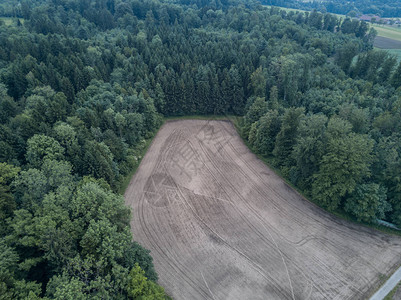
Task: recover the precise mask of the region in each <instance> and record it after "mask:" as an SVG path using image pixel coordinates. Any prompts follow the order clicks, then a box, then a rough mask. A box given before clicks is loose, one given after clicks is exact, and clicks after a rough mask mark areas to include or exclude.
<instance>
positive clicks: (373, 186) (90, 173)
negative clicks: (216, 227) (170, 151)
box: [0, 0, 401, 299]
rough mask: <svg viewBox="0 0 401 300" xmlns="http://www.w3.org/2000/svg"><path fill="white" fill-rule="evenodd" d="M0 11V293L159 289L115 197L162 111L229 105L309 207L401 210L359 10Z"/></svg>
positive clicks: (23, 7)
mask: <svg viewBox="0 0 401 300" xmlns="http://www.w3.org/2000/svg"><path fill="white" fill-rule="evenodd" d="M11 3H12V1H4V2H2V4H1V5H0V14H2V15H3V16H10V14H9V11H10V9H11V7H12V6H10V5H11ZM13 9H14V11H13V15H12V16H13V17H18V18H22V19H15V20H14V22H13V24H11V25H8V24H5V23H4V22H3V24H1V25H0V82H1V83H0V195H1V196H0V214H1V218H0V233H1V242H0V249H1V251H0V257H1V258H0V295H5V296H4V297H5V298H27V297H30V298H35V297H36V298H39V297H42V298H43V297H47V298H66V299H70V298H78V299H88V298H113V299H114V298H118V299H127V298H130V299H131V298H134V299H136V298H141V297H142V298H143V299H165V298H168V296H167V295H166V294H165V292H164V291H163V289H162V288H161V287H159V286H158V285H157V284H156V281H157V274H156V272H155V270H154V267H153V264H152V259H151V256H150V255H149V251H148V250H146V249H144V248H142V247H141V246H140V245H139V244H137V243H136V242H134V241H133V240H132V237H131V234H130V231H129V220H130V212H129V210H128V209H127V208H126V207H125V206H124V201H123V198H122V196H120V195H118V194H117V192H118V190H119V189H120V187H121V182H122V181H123V179H124V178H125V177H126V176H127V175H129V174H130V172H131V170H132V169H134V168H135V167H136V166H137V164H138V162H139V160H140V155H141V152H142V150H143V148H144V146H145V143H146V142H145V141H146V140H147V139H148V138H151V137H152V136H153V135H154V133H155V131H156V130H157V129H158V128H159V126H160V125H161V123H162V118H163V116H177V115H191V114H216V115H223V114H235V115H239V116H244V118H243V124H242V130H243V134H244V136H245V137H246V139H248V141H249V143H250V144H251V145H252V147H253V148H254V149H255V151H258V152H259V153H261V154H262V155H266V156H269V157H271V158H272V159H273V160H274V164H275V165H276V166H277V167H278V168H280V169H281V170H282V172H283V174H284V175H285V176H287V177H288V178H289V179H290V180H291V181H292V182H293V183H294V184H296V185H297V186H298V187H300V188H301V189H302V190H304V191H306V193H309V194H310V195H311V197H312V198H313V199H315V201H316V202H318V203H320V204H321V205H323V206H325V207H327V208H328V209H339V208H340V209H344V210H346V211H347V212H349V213H350V214H353V215H355V216H356V217H357V218H358V219H360V220H363V221H371V222H374V221H375V220H376V218H383V219H386V220H390V221H394V222H396V223H397V224H400V223H401V217H400V216H401V205H400V203H401V202H400V200H401V199H400V186H399V180H398V179H399V174H398V173H399V172H398V170H399V167H400V154H401V143H400V138H399V134H398V133H397V132H399V129H400V121H399V115H400V100H399V99H400V89H399V87H400V85H401V67H400V65H399V64H398V63H397V61H396V60H395V59H394V57H392V56H390V55H388V54H387V53H385V52H380V51H375V50H372V41H373V39H374V37H375V32H374V31H372V30H369V29H368V28H367V27H366V24H365V23H361V22H358V21H355V20H350V19H346V20H343V21H341V20H338V19H337V18H336V17H335V16H332V15H330V14H327V13H325V14H323V13H319V12H316V11H315V12H313V13H310V14H305V13H294V12H289V13H287V12H285V11H282V10H279V9H275V8H266V7H262V6H261V5H259V4H258V3H257V2H252V1H244V2H243V1H218V0H216V1H203V0H194V1H189V0H181V1H156V0H145V1H139V0H126V1H117V0H96V1H81V0H80V1H78V0H68V1H67V0H41V1H29V0H25V1H21V2H20V5H18V6H15V5H14V7H13ZM0 22H1V21H0Z"/></svg>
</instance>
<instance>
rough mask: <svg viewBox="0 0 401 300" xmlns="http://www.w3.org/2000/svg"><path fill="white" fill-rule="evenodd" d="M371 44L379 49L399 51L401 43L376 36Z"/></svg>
mask: <svg viewBox="0 0 401 300" xmlns="http://www.w3.org/2000/svg"><path fill="white" fill-rule="evenodd" d="M373 44H374V46H375V47H377V48H380V49H401V41H397V40H393V39H389V38H386V37H382V36H377V37H376V38H375V41H374V43H373Z"/></svg>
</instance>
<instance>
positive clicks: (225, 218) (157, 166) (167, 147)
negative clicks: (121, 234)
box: [125, 120, 401, 300]
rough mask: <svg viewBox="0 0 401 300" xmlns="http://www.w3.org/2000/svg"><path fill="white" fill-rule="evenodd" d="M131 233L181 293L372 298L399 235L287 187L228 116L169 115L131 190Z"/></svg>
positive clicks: (395, 259)
mask: <svg viewBox="0 0 401 300" xmlns="http://www.w3.org/2000/svg"><path fill="white" fill-rule="evenodd" d="M125 199H126V204H127V205H128V206H130V207H131V208H132V213H133V219H132V222H131V227H132V232H133V236H134V239H135V240H137V241H139V242H140V243H141V244H143V245H144V246H145V247H146V248H148V249H150V250H151V251H152V252H151V255H152V256H153V258H154V264H155V267H156V271H157V272H158V274H159V277H160V279H159V283H160V284H161V285H162V286H164V287H165V289H166V291H167V293H168V294H170V295H171V296H172V297H173V298H174V299H186V300H187V299H191V300H192V299H215V300H217V299H252V300H255V299H269V300H270V299H366V298H368V297H369V295H371V294H372V293H373V292H374V290H375V289H377V288H378V285H379V282H380V280H381V279H383V277H384V276H388V275H390V273H391V272H393V271H394V270H395V269H396V268H397V267H398V266H399V265H400V264H401V255H400V254H401V238H400V237H396V236H391V235H386V234H384V233H381V232H378V231H375V230H372V229H369V228H366V227H363V226H359V225H357V224H353V223H350V222H347V221H345V220H341V219H339V218H337V217H335V216H333V215H331V214H329V213H327V212H325V211H324V210H322V209H320V208H319V207H317V206H315V205H314V204H312V203H310V202H309V201H307V200H305V199H304V198H303V197H302V196H300V195H299V194H298V193H297V192H296V191H294V190H293V189H292V188H291V187H289V186H288V185H287V184H286V183H285V182H284V181H283V180H282V179H281V178H280V177H279V176H277V175H276V174H275V173H274V172H273V171H272V170H271V169H269V168H268V167H267V166H266V165H265V164H263V162H261V161H260V160H259V159H258V158H257V157H256V156H255V155H254V154H252V153H251V152H250V151H249V149H248V148H247V147H246V145H245V144H244V143H243V142H242V140H241V138H240V137H239V136H238V134H237V132H236V130H235V128H234V126H233V125H232V123H230V122H228V121H202V120H179V121H169V122H167V123H165V124H164V125H163V127H162V128H161V129H160V131H159V132H158V134H157V136H156V137H155V139H154V141H153V143H152V145H151V146H150V148H149V150H148V152H147V153H146V155H145V157H144V158H143V160H142V162H141V165H140V166H139V168H138V171H137V173H136V174H135V175H134V177H133V178H132V180H131V183H130V185H129V187H128V189H127V190H126V193H125Z"/></svg>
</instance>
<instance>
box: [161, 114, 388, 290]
mask: <svg viewBox="0 0 401 300" xmlns="http://www.w3.org/2000/svg"><path fill="white" fill-rule="evenodd" d="M177 119H178V120H183V119H192V120H193V119H195V118H194V117H179V118H169V120H177ZM196 119H207V120H210V119H219V120H221V119H226V120H227V119H228V120H230V121H231V122H232V123H234V124H236V125H237V128H236V130H237V134H238V122H239V120H240V119H239V118H238V117H232V116H230V117H217V118H216V117H213V116H212V117H208V118H204V117H203V116H202V117H197V118H196ZM165 123H166V122H165ZM234 131H235V130H234ZM242 142H245V141H243V140H242ZM246 147H247V150H248V151H249V150H250V149H249V146H246ZM244 148H245V147H244ZM250 152H252V151H250ZM159 153H160V152H159ZM259 158H260V157H259ZM263 161H264V162H265V163H266V164H267V165H268V166H269V163H268V161H266V160H265V159H263ZM270 168H271V167H270ZM275 173H279V172H277V170H276V172H275ZM280 177H281V178H282V176H280ZM293 190H294V189H293ZM297 194H298V196H301V195H299V194H300V193H299V191H298V193H297ZM301 198H303V199H306V198H305V197H302V196H301ZM308 202H309V203H311V201H308ZM312 204H313V202H312ZM327 218H331V217H330V216H329V215H327ZM340 219H345V218H340ZM346 219H348V218H346ZM353 223H357V222H353ZM359 224H360V223H359ZM369 227H372V226H369ZM386 269H387V270H386V271H385V273H386V274H384V273H382V275H379V276H378V277H377V278H376V279H375V280H373V279H371V281H370V283H374V284H373V285H370V284H369V290H368V292H369V293H371V292H372V289H373V288H374V287H375V286H377V285H379V284H380V283H382V282H383V280H384V279H385V277H387V276H386V275H387V274H389V273H390V272H391V271H393V270H394V269H395V267H394V266H392V264H390V265H388V266H387V267H386ZM390 269H391V270H390Z"/></svg>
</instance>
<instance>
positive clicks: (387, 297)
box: [383, 282, 401, 300]
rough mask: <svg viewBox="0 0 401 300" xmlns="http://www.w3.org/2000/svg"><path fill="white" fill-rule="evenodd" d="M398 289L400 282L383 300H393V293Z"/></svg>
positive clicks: (400, 286) (400, 285)
mask: <svg viewBox="0 0 401 300" xmlns="http://www.w3.org/2000/svg"><path fill="white" fill-rule="evenodd" d="M398 288H401V282H399V283H398V284H397V285H396V286H395V288H393V289H392V290H391V292H390V293H388V295H387V296H386V297H384V299H383V300H393V296H394V294H395V292H396V291H397V289H398Z"/></svg>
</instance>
